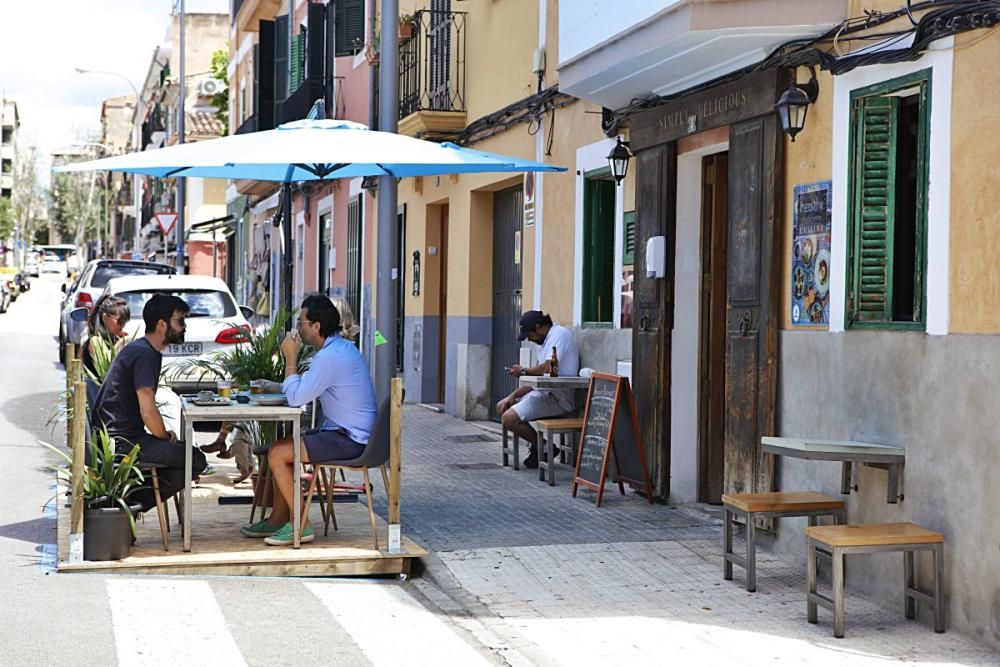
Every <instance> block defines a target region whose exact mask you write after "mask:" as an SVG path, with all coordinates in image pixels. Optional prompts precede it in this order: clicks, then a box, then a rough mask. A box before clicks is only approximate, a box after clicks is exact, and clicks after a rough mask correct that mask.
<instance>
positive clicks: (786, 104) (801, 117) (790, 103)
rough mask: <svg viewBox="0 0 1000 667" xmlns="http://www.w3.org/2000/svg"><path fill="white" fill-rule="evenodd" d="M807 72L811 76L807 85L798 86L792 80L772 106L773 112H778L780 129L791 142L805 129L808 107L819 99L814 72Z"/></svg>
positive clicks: (811, 70) (812, 70)
mask: <svg viewBox="0 0 1000 667" xmlns="http://www.w3.org/2000/svg"><path fill="white" fill-rule="evenodd" d="M809 72H810V74H811V76H810V78H809V81H808V82H807V83H803V84H801V85H800V84H799V83H797V82H796V81H795V79H794V78H792V82H791V83H790V84H789V86H788V90H786V91H785V92H784V93H782V94H781V97H780V98H778V103H777V104H775V105H774V110H775V111H777V112H778V117H779V118H780V119H781V129H782V130H784V131H785V133H786V134H788V135H789V136H790V137H791V138H792V141H793V142H794V141H795V135H796V134H798V133H799V132H801V131H802V128H803V127H805V124H806V114H807V113H808V111H809V105H810V104H812V103H813V102H815V101H816V98H817V97H819V82H818V81H816V71H815V70H814V69H813V68H812V67H810V68H809Z"/></svg>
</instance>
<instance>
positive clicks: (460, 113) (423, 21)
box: [399, 10, 467, 139]
mask: <svg viewBox="0 0 1000 667" xmlns="http://www.w3.org/2000/svg"><path fill="white" fill-rule="evenodd" d="M466 17H467V13H466V12H442V11H434V10H421V11H418V12H417V13H416V16H415V17H414V20H413V32H412V35H411V36H409V37H406V38H404V39H400V41H399V120H400V123H399V132H400V133H401V134H409V135H411V136H420V137H424V138H434V139H447V138H452V137H454V136H455V135H457V134H459V133H461V131H462V130H464V129H465V111H466V109H465V33H466V30H465V24H466Z"/></svg>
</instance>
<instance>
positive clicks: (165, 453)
mask: <svg viewBox="0 0 1000 667" xmlns="http://www.w3.org/2000/svg"><path fill="white" fill-rule="evenodd" d="M125 439H126V440H128V442H129V443H132V444H127V443H124V442H119V443H118V444H116V446H115V447H116V451H117V452H118V453H119V454H127V453H128V451H129V450H130V449H131V448H132V446H133V445H139V461H140V462H141V463H146V464H149V465H155V466H156V476H157V477H158V478H159V481H160V498H162V499H163V500H167V499H168V498H171V497H172V496H173V495H174V494H176V493H180V492H181V491H183V490H184V447H186V446H187V445H185V444H184V442H182V441H180V440H178V441H177V442H170V441H169V440H161V439H160V438H156V437H153V436H152V435H150V434H148V433H145V434H143V435H141V436H138V437H126V438H125ZM207 467H208V462H207V461H206V460H205V454H204V453H203V452H202V451H201V450H200V449H197V448H193V450H192V452H191V475H192V479H194V478H195V477H197V476H198V475H200V474H201V473H203V472H204V471H205V468H207ZM146 477H147V479H146V482H145V484H143V486H142V488H140V489H139V490H138V491H136V492H135V493H133V494H132V495H131V496H129V502H130V503H139V504H140V505H142V511H143V512H145V511H147V510H150V509H152V508H154V507H156V499H155V496H154V494H153V484H152V482H151V481H150V480H149V479H148V477H149V476H148V475H147V476H146Z"/></svg>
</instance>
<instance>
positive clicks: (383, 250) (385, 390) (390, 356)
mask: <svg viewBox="0 0 1000 667" xmlns="http://www.w3.org/2000/svg"><path fill="white" fill-rule="evenodd" d="M398 23H399V0H384V1H383V2H382V38H383V42H382V44H381V53H380V54H379V55H380V65H379V80H380V85H379V129H380V130H382V131H383V132H395V131H396V129H397V126H398V120H399V118H398V116H399V48H398V46H397V45H396V31H397V28H396V26H397V24H398ZM397 195H398V192H397V182H396V179H395V177H393V176H391V175H387V176H379V178H378V250H377V253H378V256H377V258H376V263H375V267H376V271H377V273H376V282H375V287H376V295H377V296H376V303H375V328H376V329H377V330H378V331H379V332H381V334H382V337H383V338H385V343H384V344H383V345H379V346H378V347H376V348H375V396H376V399H377V400H378V403H379V404H380V405H381V403H382V401H383V400H384V399H385V398H386V397H387V396H388V395H389V381H390V380H391V379H392V376H393V370H394V364H395V360H396V299H397V297H398V294H397V290H396V281H397V280H398V279H399V276H397V275H396V271H397V269H396V268H395V264H396V262H397V260H398V257H399V252H398V250H397V248H398V245H399V239H398V238H396V233H397V224H396V215H397V214H396V203H397Z"/></svg>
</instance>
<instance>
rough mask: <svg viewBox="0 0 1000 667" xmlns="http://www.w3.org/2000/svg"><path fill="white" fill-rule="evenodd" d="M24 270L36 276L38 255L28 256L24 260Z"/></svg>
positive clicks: (33, 276)
mask: <svg viewBox="0 0 1000 667" xmlns="http://www.w3.org/2000/svg"><path fill="white" fill-rule="evenodd" d="M24 272H25V273H27V274H28V275H29V276H31V277H32V278H37V277H38V257H37V256H33V257H29V258H28V259H27V261H25V262H24Z"/></svg>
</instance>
